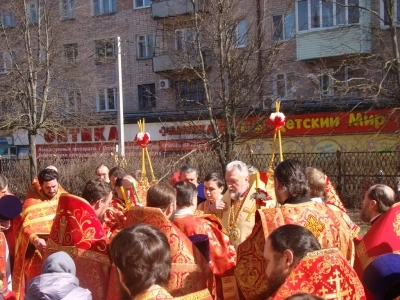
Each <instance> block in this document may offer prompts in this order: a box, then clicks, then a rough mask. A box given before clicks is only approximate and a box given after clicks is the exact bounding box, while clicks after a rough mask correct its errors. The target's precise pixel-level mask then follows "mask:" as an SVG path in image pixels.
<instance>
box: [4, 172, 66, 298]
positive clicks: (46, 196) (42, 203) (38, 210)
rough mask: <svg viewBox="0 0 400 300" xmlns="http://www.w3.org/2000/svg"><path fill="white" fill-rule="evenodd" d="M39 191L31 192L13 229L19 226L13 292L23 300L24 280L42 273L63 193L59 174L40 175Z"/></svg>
mask: <svg viewBox="0 0 400 300" xmlns="http://www.w3.org/2000/svg"><path fill="white" fill-rule="evenodd" d="M38 182H39V186H40V189H39V190H38V189H37V188H35V190H34V191H31V192H28V195H30V196H31V198H27V199H26V200H25V201H24V203H23V207H22V213H21V215H20V216H19V217H18V218H16V219H14V220H17V221H16V222H15V223H13V226H14V225H15V226H17V241H16V249H18V251H16V253H15V262H14V269H13V274H12V279H13V291H14V292H15V294H16V296H17V298H18V299H20V298H21V299H23V294H24V284H25V280H30V279H32V278H34V277H36V276H38V275H40V273H41V268H42V263H43V258H42V255H43V251H44V250H45V249H46V240H47V238H48V235H49V233H50V229H51V225H52V223H53V219H54V216H55V213H56V209H57V204H58V199H59V197H60V195H61V193H62V192H63V190H62V189H61V188H59V183H58V173H57V171H55V170H54V169H51V168H46V169H44V170H42V171H40V173H39V174H38Z"/></svg>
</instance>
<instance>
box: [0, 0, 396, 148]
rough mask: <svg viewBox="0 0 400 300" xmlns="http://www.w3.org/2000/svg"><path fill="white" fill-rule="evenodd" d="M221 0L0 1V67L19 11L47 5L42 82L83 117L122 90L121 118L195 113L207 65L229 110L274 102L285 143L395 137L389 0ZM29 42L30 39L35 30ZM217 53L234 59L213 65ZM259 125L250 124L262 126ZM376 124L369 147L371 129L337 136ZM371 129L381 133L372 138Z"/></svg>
mask: <svg viewBox="0 0 400 300" xmlns="http://www.w3.org/2000/svg"><path fill="white" fill-rule="evenodd" d="M221 2H224V1H221ZM226 2H230V3H231V4H230V5H229V4H227V6H226V7H225V8H224V10H225V11H224V12H223V13H224V14H225V19H224V18H221V16H219V17H218V18H217V17H215V18H213V16H214V15H218V5H217V1H213V0H195V1H189V0H158V1H150V0H90V1H89V0H86V1H83V0H47V1H44V0H42V1H29V0H26V1H13V2H12V3H10V2H9V1H2V2H1V24H2V34H1V35H0V40H2V42H1V46H0V48H1V49H0V50H1V55H0V59H1V61H0V76H3V78H7V76H9V74H11V73H12V72H11V71H12V69H13V68H14V67H15V66H16V65H18V64H17V63H16V62H18V63H19V64H21V61H23V59H24V55H23V53H24V51H21V49H23V48H24V47H23V43H22V42H21V41H19V40H18V39H17V38H15V41H13V38H12V37H13V36H14V37H15V34H16V33H18V32H21V31H19V29H21V27H23V22H22V23H21V20H23V18H28V21H29V22H28V23H29V24H30V25H29V26H31V27H34V26H36V25H37V24H38V23H40V22H43V19H44V16H45V15H46V12H48V13H49V16H52V22H54V23H52V26H51V31H50V32H51V39H50V40H48V41H51V42H52V43H54V45H51V46H48V45H47V46H48V48H47V49H46V50H47V51H50V50H51V51H52V52H51V53H53V56H52V58H51V59H52V60H54V61H56V63H55V64H54V66H55V67H58V68H59V69H57V70H62V71H54V73H55V74H56V75H57V76H55V77H54V80H53V83H54V85H53V91H54V94H57V95H58V96H59V98H60V100H59V102H57V105H58V107H59V109H60V110H63V111H64V110H65V111H68V112H72V113H73V112H79V111H82V108H81V106H82V105H83V103H84V105H85V109H89V108H90V109H91V113H90V114H91V115H93V114H94V115H95V114H96V113H97V114H99V115H101V116H102V117H104V116H105V118H106V119H107V120H108V121H109V122H110V123H115V120H116V116H117V109H118V96H119V93H121V92H122V94H123V105H124V116H125V122H126V123H136V121H137V120H138V119H139V118H146V120H148V121H149V122H157V121H159V120H164V121H165V120H166V121H178V120H182V119H187V118H192V119H203V120H204V119H206V117H205V116H206V115H205V114H206V111H207V110H206V108H207V106H205V101H206V99H207V97H206V92H207V91H206V90H205V89H204V85H203V81H202V80H204V76H205V75H204V74H207V77H206V78H207V80H208V81H209V82H211V83H212V84H211V86H212V89H210V91H211V93H213V95H217V96H215V97H214V99H219V101H220V99H225V98H224V97H225V96H226V95H228V98H229V97H236V98H237V99H239V100H240V99H241V101H239V102H236V103H241V104H240V105H241V109H242V110H239V111H238V113H239V115H238V117H240V112H241V111H242V112H243V114H245V112H247V110H244V109H245V108H249V107H250V108H251V109H252V110H253V114H252V115H253V116H256V117H257V116H258V115H259V114H264V115H267V114H269V113H270V112H271V111H273V110H274V101H275V100H281V101H282V110H283V111H284V112H285V113H286V114H287V115H288V118H289V119H290V120H289V121H288V123H287V125H286V127H285V131H286V134H287V135H288V137H290V138H288V139H287V140H286V143H287V147H286V150H287V151H303V152H304V151H317V152H318V151H321V152H323V151H336V150H338V149H340V150H355V149H356V148H357V147H358V150H363V149H365V150H373V149H372V148H374V147H375V148H376V149H382V147H383V148H385V149H391V150H393V149H396V147H398V141H397V140H398V137H397V136H395V135H393V132H395V131H396V130H398V121H397V117H396V116H395V115H393V114H392V113H391V112H392V109H393V107H395V106H396V101H397V99H398V98H396V97H397V96H396V95H397V93H398V88H396V89H394V88H393V86H394V87H398V85H396V79H395V78H396V76H394V75H393V74H394V73H395V72H394V71H393V70H394V69H395V68H394V67H393V66H394V64H393V57H395V56H394V52H393V50H392V49H393V47H392V46H391V42H392V41H391V39H390V33H389V31H390V26H388V25H387V24H389V21H390V18H389V17H390V16H391V14H390V13H387V12H386V13H385V9H386V8H387V7H388V6H387V3H388V2H389V0H373V1H368V0H335V1H323V0H296V1H290V0H287V1H277V0H274V1H265V0H255V1H234V0H226ZM398 2H400V1H399V0H395V2H394V7H395V10H394V17H395V21H396V22H397V12H398V9H397V7H399V9H400V3H399V4H398ZM221 10H222V8H221ZM399 11H400V10H399ZM47 19H48V20H50V19H51V18H50V17H48V18H47ZM217 20H219V23H218V24H217ZM217 25H218V26H219V27H218V26H217ZM223 27H225V31H224V30H221V32H225V35H230V38H229V39H226V37H225V41H227V40H232V44H231V45H228V46H227V47H230V48H229V49H232V48H234V50H233V52H232V53H234V54H232V56H231V57H223V56H224V53H225V52H227V51H219V52H218V51H216V45H217V44H216V41H217V40H218V36H217V35H216V34H215V33H216V32H218V30H219V29H221V28H223ZM33 32H34V31H33ZM10 37H11V39H10ZM117 37H119V38H120V40H121V48H120V49H119V48H118V47H117V42H116V38H117ZM6 40H7V41H8V42H7V43H6V42H5V41H6ZM17 40H18V43H17ZM13 42H15V43H14V44H13ZM34 43H36V44H37V46H38V47H37V48H38V49H39V48H40V47H39V44H40V43H39V40H36V41H34V42H33V44H34ZM52 47H53V48H52ZM227 49H228V48H227ZM119 50H120V53H121V59H122V68H121V74H122V91H120V90H119V77H118V71H119V70H118V63H117V56H118V55H117V54H118V51H119ZM229 51H230V50H229ZM230 53H231V52H230ZM48 54H49V53H48ZM41 55H42V56H45V55H46V51H44V52H43V53H42V54H40V53H39V54H38V55H36V57H37V58H38V60H40V57H41ZM49 55H50V54H49ZM13 60H14V61H13ZM226 61H234V63H235V64H233V65H232V66H231V67H227V68H225V69H223V70H222V71H221V66H222V65H224V64H223V63H222V62H226ZM224 66H225V65H224ZM235 69H237V70H236V71H235ZM66 70H68V72H67V71H66ZM64 71H65V72H64ZM54 73H53V74H54ZM63 74H68V76H64V77H63V76H62V75H63ZM221 90H223V91H224V93H225V94H224V95H222V96H221V95H220V91H221ZM221 101H222V100H221ZM218 103H219V102H218ZM218 105H219V104H218ZM218 105H217V106H218ZM218 107H219V109H221V107H220V106H218ZM215 110H216V112H218V108H216V109H215ZM310 114H313V115H310ZM382 118H383V119H382ZM252 122H254V119H250V121H249V123H252ZM263 124H266V123H262V124H260V126H258V127H257V130H258V131H259V132H260V133H261V132H264V131H265V132H267V135H269V133H270V131H268V130H267V128H266V127H264V125H263ZM393 124H395V126H394V125H393ZM161 126H162V125H160V127H161ZM171 126H172V125H171ZM164 127H165V126H164ZM172 127H173V126H172ZM322 129H324V130H322ZM376 132H380V133H383V132H387V133H385V134H382V135H381V136H382V138H376V137H374V143H375V145H376V146H374V147H372V148H371V147H369V146H368V145H370V144H371V143H370V142H369V141H371V139H372V135H367V136H364V137H360V138H359V139H358V142H354V140H355V138H354V136H353V137H350V138H348V134H358V133H369V134H375V133H376ZM284 134H285V133H284ZM344 134H345V135H344ZM326 136H329V138H328V139H327V138H326ZM71 139H72V137H69V139H67V140H68V141H70V140H71ZM347 139H349V140H351V142H350V141H347ZM383 139H384V140H386V141H388V140H389V141H390V143H389V142H386V145H385V146H382V147H381V146H378V144H379V143H381V141H382V140H383ZM72 140H73V139H72ZM356 140H357V139H356ZM61 141H64V140H63V139H61ZM360 141H361V142H360ZM45 142H46V141H44V143H45ZM21 143H22V142H21ZM251 143H252V144H251V145H250V147H252V148H253V149H254V150H256V152H260V153H261V152H263V151H266V152H268V151H269V150H268V149H270V143H269V142H268V141H266V139H259V140H256V141H253V142H251ZM361 144H363V145H364V144H365V145H364V146H360V145H361ZM372 144H373V143H372ZM328 145H331V146H332V147H326V146H328ZM346 145H348V146H346ZM368 147H369V148H368ZM328 148H329V149H328ZM399 148H400V146H399ZM259 149H261V150H259Z"/></svg>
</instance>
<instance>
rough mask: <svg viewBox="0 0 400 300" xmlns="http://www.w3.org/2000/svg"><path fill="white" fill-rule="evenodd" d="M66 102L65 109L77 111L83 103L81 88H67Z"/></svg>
mask: <svg viewBox="0 0 400 300" xmlns="http://www.w3.org/2000/svg"><path fill="white" fill-rule="evenodd" d="M71 94H72V95H71ZM70 96H72V97H70ZM70 99H73V103H72V102H71V101H70ZM64 103H65V111H66V112H67V113H75V112H77V111H78V109H79V107H80V106H81V103H82V93H81V92H80V91H79V90H75V89H72V90H65V92H64ZM71 104H72V105H71Z"/></svg>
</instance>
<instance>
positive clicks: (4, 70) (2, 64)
mask: <svg viewBox="0 0 400 300" xmlns="http://www.w3.org/2000/svg"><path fill="white" fill-rule="evenodd" d="M0 55H1V60H0V74H8V73H10V70H11V69H12V68H13V66H14V59H13V58H14V57H15V51H11V52H9V51H2V52H0Z"/></svg>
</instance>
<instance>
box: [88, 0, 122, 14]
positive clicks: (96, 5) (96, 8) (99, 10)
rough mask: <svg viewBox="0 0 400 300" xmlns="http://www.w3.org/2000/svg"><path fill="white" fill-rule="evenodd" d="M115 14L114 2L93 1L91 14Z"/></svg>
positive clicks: (108, 0) (112, 0) (115, 5)
mask: <svg viewBox="0 0 400 300" xmlns="http://www.w3.org/2000/svg"><path fill="white" fill-rule="evenodd" d="M116 12H117V4H116V0H93V14H94V15H95V16H98V15H106V14H114V13H116Z"/></svg>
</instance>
